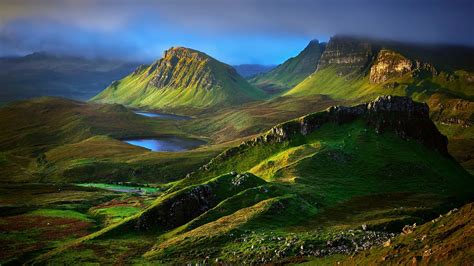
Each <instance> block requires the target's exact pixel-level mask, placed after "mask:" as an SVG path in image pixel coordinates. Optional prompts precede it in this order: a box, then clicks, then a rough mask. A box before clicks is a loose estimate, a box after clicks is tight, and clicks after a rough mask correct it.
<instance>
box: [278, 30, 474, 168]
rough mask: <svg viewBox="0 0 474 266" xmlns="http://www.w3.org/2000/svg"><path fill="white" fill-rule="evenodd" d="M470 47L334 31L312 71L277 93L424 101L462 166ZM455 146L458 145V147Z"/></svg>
mask: <svg viewBox="0 0 474 266" xmlns="http://www.w3.org/2000/svg"><path fill="white" fill-rule="evenodd" d="M473 62H474V48H469V47H463V46H453V45H423V44H409V43H400V42H394V41H387V40H374V39H369V38H362V37H355V36H335V37H333V38H331V39H330V41H329V42H328V44H327V47H326V49H325V50H324V52H323V54H322V56H321V59H320V61H319V64H318V66H317V69H316V71H315V72H314V73H313V74H312V75H310V76H308V77H307V78H306V79H305V80H303V81H302V82H301V83H299V84H298V85H296V86H295V87H294V88H292V89H291V90H289V91H287V92H286V93H285V94H284V95H283V96H288V97H300V98H304V97H308V96H311V95H321V94H323V95H326V96H328V97H331V98H332V99H334V100H350V101H355V102H362V101H365V100H367V99H371V98H373V97H376V96H378V95H384V94H391V95H400V96H410V97H412V98H413V99H415V100H418V101H422V102H426V103H427V104H428V105H429V107H430V110H431V117H432V118H433V120H434V121H435V123H436V124H437V126H438V127H439V129H440V130H442V132H443V133H444V134H447V135H448V137H449V138H450V149H451V153H452V154H453V155H454V156H455V157H456V159H458V160H459V161H460V162H462V163H463V165H464V166H465V167H467V168H468V169H472V170H474V167H473V160H472V158H471V157H470V156H467V155H466V150H469V151H470V152H471V153H472V151H473V150H474V139H473V137H472V136H473V135H472V132H473V127H472V125H473V123H474V116H473V111H474V103H473V99H474V63H473ZM460 147H464V149H463V148H460Z"/></svg>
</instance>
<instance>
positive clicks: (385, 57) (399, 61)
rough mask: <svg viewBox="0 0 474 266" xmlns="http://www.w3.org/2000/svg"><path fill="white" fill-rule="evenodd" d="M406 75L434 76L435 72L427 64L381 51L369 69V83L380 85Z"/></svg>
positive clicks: (392, 52)
mask: <svg viewBox="0 0 474 266" xmlns="http://www.w3.org/2000/svg"><path fill="white" fill-rule="evenodd" d="M407 73H408V74H409V75H410V76H411V77H417V76H418V77H421V76H426V75H429V76H434V75H436V74H437V71H436V69H435V68H434V67H433V66H431V65H430V64H428V63H423V62H420V61H416V60H415V61H412V60H410V59H408V58H406V57H404V56H403V55H401V54H399V53H397V52H395V51H392V50H388V49H382V50H380V51H379V52H378V55H377V58H376V59H375V61H374V62H373V64H372V66H371V67H370V73H369V81H370V83H373V84H380V83H384V82H386V81H387V80H389V79H392V78H399V77H402V76H404V75H405V74H407Z"/></svg>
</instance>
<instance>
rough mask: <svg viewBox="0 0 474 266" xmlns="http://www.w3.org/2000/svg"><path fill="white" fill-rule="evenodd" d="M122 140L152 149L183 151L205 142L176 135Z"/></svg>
mask: <svg viewBox="0 0 474 266" xmlns="http://www.w3.org/2000/svg"><path fill="white" fill-rule="evenodd" d="M123 141H124V142H126V143H128V144H131V145H135V146H140V147H143V148H146V149H149V150H152V151H168V152H176V151H185V150H190V149H194V148H196V147H199V146H201V145H203V144H205V143H206V142H205V141H202V140H198V139H188V138H181V137H176V136H171V137H160V138H140V139H127V140H123Z"/></svg>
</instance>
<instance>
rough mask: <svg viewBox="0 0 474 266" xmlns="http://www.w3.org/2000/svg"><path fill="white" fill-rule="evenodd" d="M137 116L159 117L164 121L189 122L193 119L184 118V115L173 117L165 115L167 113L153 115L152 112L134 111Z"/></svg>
mask: <svg viewBox="0 0 474 266" xmlns="http://www.w3.org/2000/svg"><path fill="white" fill-rule="evenodd" d="M133 112H134V113H135V114H137V115H142V116H146V117H158V118H162V119H168V120H189V119H191V117H189V116H184V115H173V114H165V113H151V112H144V111H133Z"/></svg>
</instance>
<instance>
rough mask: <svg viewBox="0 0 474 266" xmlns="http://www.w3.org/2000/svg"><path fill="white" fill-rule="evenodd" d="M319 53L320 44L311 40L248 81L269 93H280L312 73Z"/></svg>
mask: <svg viewBox="0 0 474 266" xmlns="http://www.w3.org/2000/svg"><path fill="white" fill-rule="evenodd" d="M321 54H322V47H321V45H320V44H319V43H317V42H311V43H310V44H309V45H308V46H307V47H306V48H305V49H304V50H303V51H301V53H299V54H298V55H297V56H295V57H292V58H290V59H288V60H286V61H285V62H284V63H283V64H281V65H279V66H277V67H276V68H274V69H273V70H271V71H269V72H267V73H264V74H261V75H257V76H255V77H253V78H252V79H250V80H249V81H250V83H252V84H254V85H255V86H257V87H259V88H262V89H264V90H266V91H267V92H268V93H269V94H281V93H282V92H284V91H286V90H288V89H290V88H292V87H294V86H296V85H297V84H298V83H300V82H301V81H303V80H304V79H305V78H306V77H307V76H309V75H310V74H311V73H313V72H314V71H315V70H316V67H317V65H318V61H319V58H320V57H321Z"/></svg>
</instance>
